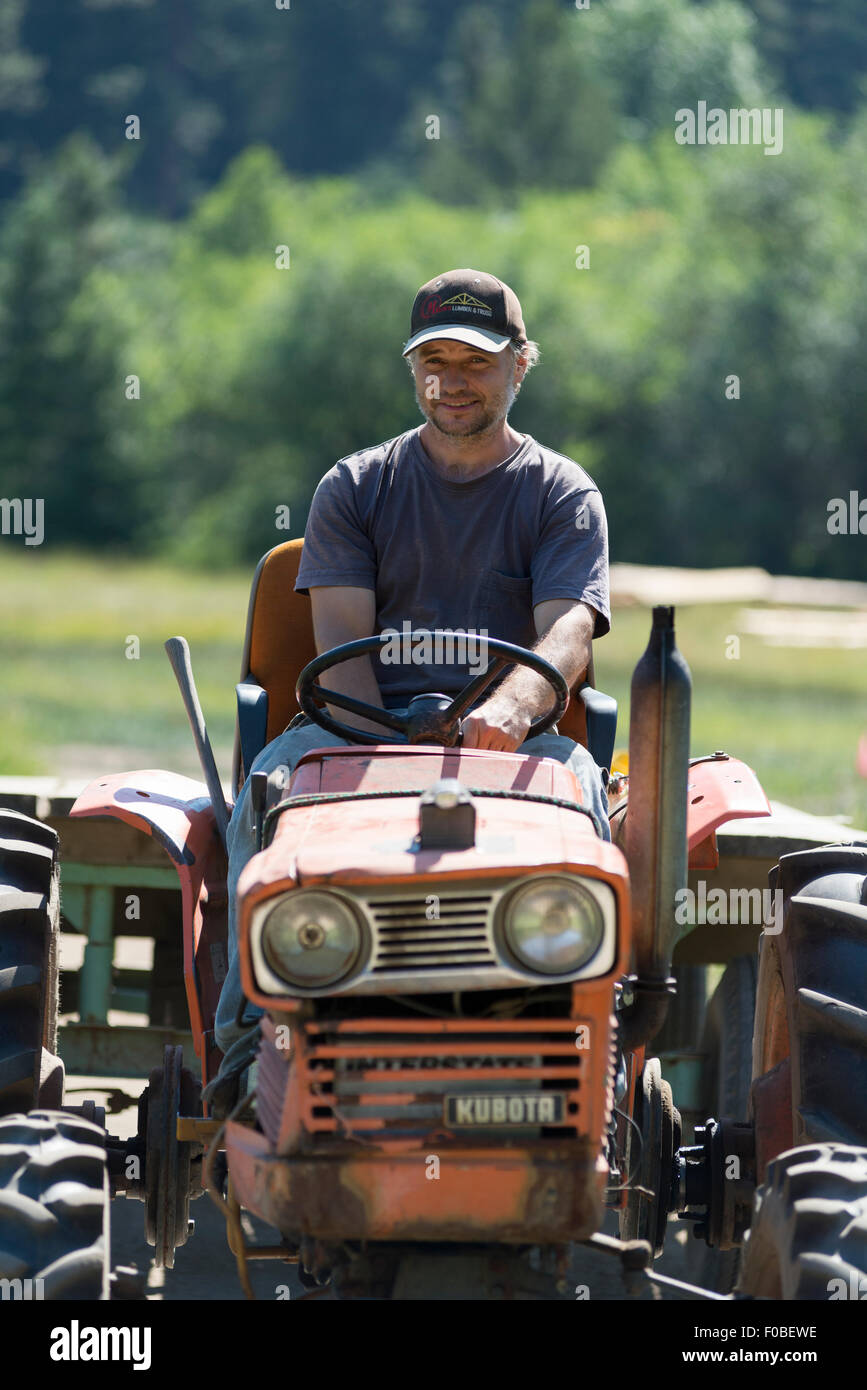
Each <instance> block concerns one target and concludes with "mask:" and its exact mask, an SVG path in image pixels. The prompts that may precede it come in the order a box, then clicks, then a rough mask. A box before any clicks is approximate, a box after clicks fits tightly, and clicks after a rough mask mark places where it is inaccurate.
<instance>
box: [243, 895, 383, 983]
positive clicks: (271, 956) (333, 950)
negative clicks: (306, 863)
mask: <svg viewBox="0 0 867 1390" xmlns="http://www.w3.org/2000/svg"><path fill="white" fill-rule="evenodd" d="M361 945H362V933H361V927H360V925H359V922H358V919H357V917H356V915H355V913H354V912H353V910H352V908H351V907H350V905H349V903H347V902H344V900H343V899H342V898H338V897H337V896H336V895H335V894H334V893H326V892H317V891H316V890H314V889H307V890H305V889H302V890H301V891H300V892H296V893H290V894H288V895H287V897H285V898H283V899H282V901H281V902H279V903H277V905H276V907H274V908H272V910H271V911H270V912H269V913H268V916H267V917H266V918H265V923H264V925H263V927H262V949H263V951H264V953H265V959H266V960H267V962H268V964H269V965H270V966H271V969H272V970H274V971H276V973H277V974H278V975H279V976H280V977H281V979H283V980H285V981H286V982H287V984H290V985H298V986H301V987H304V986H306V988H308V989H320V988H322V987H323V986H325V985H333V984H336V983H337V981H338V980H342V979H343V978H344V976H345V975H348V974H349V972H350V970H351V969H352V967H353V965H354V964H355V962H356V960H357V959H358V955H359V952H360V950H361Z"/></svg>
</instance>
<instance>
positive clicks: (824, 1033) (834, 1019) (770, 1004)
mask: <svg viewBox="0 0 867 1390" xmlns="http://www.w3.org/2000/svg"><path fill="white" fill-rule="evenodd" d="M771 887H772V888H774V889H777V888H779V889H781V890H782V894H783V899H782V902H783V911H782V930H781V931H779V932H778V933H777V934H775V935H770V934H767V933H765V934H764V935H763V936H762V938H761V944H760V955H759V973H758V988H757V998H756V1023H755V1033H754V1043H753V1076H754V1077H759V1076H763V1075H764V1074H765V1073H767V1072H769V1071H770V1070H771V1069H772V1068H774V1067H776V1066H778V1065H779V1064H780V1063H784V1062H786V1060H788V1061H789V1063H790V1066H791V1112H792V1128H791V1138H790V1141H789V1143H787V1144H780V1149H779V1150H778V1151H781V1150H783V1149H788V1148H790V1147H794V1146H796V1145H798V1146H800V1145H803V1144H810V1143H825V1142H827V1143H837V1144H847V1145H852V1144H854V1145H861V1144H865V1143H867V849H859V848H854V847H852V846H849V845H827V846H824V847H823V848H821V849H812V850H803V851H801V852H799V853H797V854H787V855H786V856H785V857H784V858H783V859H782V860H781V861H780V863H779V865H778V867H777V868H776V869H775V870H774V871H773V872H772V874H771ZM773 1156H774V1155H773V1153H770V1154H768V1157H773ZM760 1176H761V1174H760Z"/></svg>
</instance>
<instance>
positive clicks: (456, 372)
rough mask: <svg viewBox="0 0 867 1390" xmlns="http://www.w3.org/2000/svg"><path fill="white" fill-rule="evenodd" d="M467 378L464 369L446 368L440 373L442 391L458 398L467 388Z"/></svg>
mask: <svg viewBox="0 0 867 1390" xmlns="http://www.w3.org/2000/svg"><path fill="white" fill-rule="evenodd" d="M466 382H467V379H466V376H465V374H464V370H463V368H462V367H457V366H449V367H445V368H444V369H443V371H442V372H441V373H440V390H441V391H444V392H446V394H447V395H451V396H456V395H457V394H458V393H459V392H460V391H463V389H464V387H465V386H466Z"/></svg>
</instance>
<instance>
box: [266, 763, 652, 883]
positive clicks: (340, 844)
mask: <svg viewBox="0 0 867 1390" xmlns="http://www.w3.org/2000/svg"><path fill="white" fill-rule="evenodd" d="M443 780H446V781H448V782H450V783H457V784H459V787H460V788H461V790H462V792H463V793H466V794H468V796H469V799H470V801H471V803H472V806H473V809H474V811H475V825H474V829H473V832H472V834H471V836H470V839H469V842H468V841H467V839H466V837H464V838H463V839H461V837H460V836H457V837H456V843H455V845H454V846H453V845H452V844H451V843H449V835H448V833H446V834H445V835H444V836H440V837H439V838H440V844H439V845H438V847H430V848H427V847H425V843H424V837H423V836H422V835H421V834H420V814H421V802H422V795H423V793H424V792H425V791H429V790H430V789H432V788H434V787H435V785H436V784H437V783H438V782H441V781H443ZM580 799H581V791H580V787H579V784H578V782H577V779H576V778H575V776H574V774H573V773H572V772H571V771H570V770H569V769H568V768H566V767H564V766H563V765H562V764H561V763H557V762H554V761H553V760H551V759H547V758H528V757H526V756H524V755H521V756H519V755H516V754H511V753H489V752H485V751H481V750H475V749H473V750H467V751H461V750H458V749H443V748H440V747H430V748H427V747H415V748H413V750H412V752H410V753H408V752H407V750H406V748H405V747H401V748H397V747H392V746H388V745H382V746H378V747H376V748H375V749H371V748H365V749H364V751H359V750H358V749H357V748H351V747H350V748H346V749H338V750H335V749H329V750H328V751H327V752H326V751H325V750H322V751H318V752H317V751H314V752H313V753H311V754H308V755H307V756H306V757H305V759H304V760H303V762H302V763H300V764H299V765H298V767H297V769H296V771H295V774H294V776H293V779H292V782H291V784H290V788H289V796H288V798H287V799H286V800H285V801H284V802H283V803H282V804H281V807H280V808H279V809H278V810H277V811H275V812H274V813H272V814H273V815H274V816H275V818H276V825H275V828H274V832H273V839H272V841H271V844H270V845H269V846H268V848H267V849H265V850H264V851H263V852H262V853H261V854H259V855H257V856H256V857H255V858H254V859H253V860H252V861H251V862H250V864H249V865H248V866H247V869H246V870H245V872H244V875H243V877H242V879H241V883H240V885H239V892H240V893H241V894H242V895H244V894H246V893H248V892H251V893H253V895H254V896H256V897H257V898H258V897H259V896H261V895H262V893H263V890H264V892H265V893H267V892H268V891H269V889H273V888H275V887H276V886H277V885H278V884H284V885H286V886H290V884H296V885H299V886H301V885H310V884H312V883H323V882H330V883H334V884H340V883H363V882H365V881H368V880H370V879H395V878H401V877H404V876H407V875H413V876H418V875H440V874H449V875H457V876H467V877H471V876H475V875H478V874H480V873H485V874H494V875H496V874H508V875H510V876H514V874H515V873H516V872H517V873H519V872H521V871H522V870H527V871H539V870H543V869H553V868H555V867H563V868H565V867H567V866H568V867H570V868H572V869H573V871H574V870H578V871H584V872H588V873H590V874H591V875H594V876H595V875H600V876H604V877H608V876H612V877H614V878H621V877H625V873H626V863H625V859H624V858H623V856H622V855H621V853H620V851H619V850H618V849H616V848H615V847H614V846H612V845H611V844H609V843H607V842H606V841H603V840H601V839H600V838H599V836H598V835H597V833H596V830H595V828H594V825H593V822H592V820H591V819H590V817H589V816H588V815H586V814H584V813H582V812H581V811H580V809H572V807H573V806H580ZM427 838H428V839H429V838H430V837H427ZM443 841H444V842H443ZM461 845H462V846H463V847H459V846H461Z"/></svg>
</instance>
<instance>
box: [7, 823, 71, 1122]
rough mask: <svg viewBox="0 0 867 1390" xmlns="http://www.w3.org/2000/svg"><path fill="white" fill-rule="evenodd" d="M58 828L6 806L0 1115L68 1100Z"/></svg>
mask: <svg viewBox="0 0 867 1390" xmlns="http://www.w3.org/2000/svg"><path fill="white" fill-rule="evenodd" d="M59 919H60V887H59V869H58V856H57V834H56V832H55V831H54V830H52V829H51V827H50V826H47V825H43V824H42V822H41V821H37V820H32V819H31V818H30V817H29V816H23V815H21V814H20V813H19V812H17V811H9V810H5V809H0V1116H2V1115H10V1114H15V1113H17V1112H19V1111H27V1110H32V1109H33V1107H34V1106H48V1107H56V1106H60V1105H61V1104H62V1103H63V1063H62V1062H61V1061H60V1059H59V1058H58V1057H57V1056H56V1052H57V1007H58V966H57V951H58V929H59Z"/></svg>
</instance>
